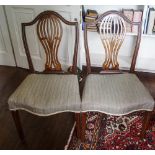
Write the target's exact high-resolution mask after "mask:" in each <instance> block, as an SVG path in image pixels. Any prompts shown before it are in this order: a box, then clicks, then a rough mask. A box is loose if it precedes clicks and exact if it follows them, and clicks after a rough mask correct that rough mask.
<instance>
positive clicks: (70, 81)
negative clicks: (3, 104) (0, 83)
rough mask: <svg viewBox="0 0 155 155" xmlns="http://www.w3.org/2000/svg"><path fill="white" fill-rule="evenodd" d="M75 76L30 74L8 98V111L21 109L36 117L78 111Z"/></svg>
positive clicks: (78, 99)
mask: <svg viewBox="0 0 155 155" xmlns="http://www.w3.org/2000/svg"><path fill="white" fill-rule="evenodd" d="M80 102H81V101H80V95H79V84H78V79H77V75H71V74H68V75H67V74H65V75H62V74H59V75H58V74H31V75H29V76H28V77H27V78H26V79H25V80H24V81H23V82H22V84H21V85H20V86H19V87H18V88H17V90H16V91H15V92H14V93H13V94H12V95H11V96H10V98H9V101H8V103H9V108H10V110H19V109H21V110H22V109H23V110H26V111H29V112H31V113H35V114H37V115H51V114H54V113H59V112H63V111H72V112H79V111H80Z"/></svg>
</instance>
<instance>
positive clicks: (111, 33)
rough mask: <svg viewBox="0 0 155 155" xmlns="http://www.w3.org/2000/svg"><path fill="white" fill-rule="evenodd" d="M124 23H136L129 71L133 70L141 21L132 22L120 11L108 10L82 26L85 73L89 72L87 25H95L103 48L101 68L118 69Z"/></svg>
mask: <svg viewBox="0 0 155 155" xmlns="http://www.w3.org/2000/svg"><path fill="white" fill-rule="evenodd" d="M126 23H129V24H131V25H137V27H138V34H137V39H136V45H135V50H134V54H133V58H132V62H131V67H130V72H134V70H135V64H136V59H137V54H138V50H139V45H140V41H141V25H142V24H141V22H132V21H130V20H129V19H128V18H127V17H126V16H124V15H123V14H122V13H121V12H118V11H114V10H112V11H108V12H105V13H103V14H102V15H100V16H99V18H98V19H97V20H96V21H95V22H91V23H85V26H84V45H85V51H86V63H87V73H91V61H90V53H89V47H88V40H87V26H91V25H95V24H96V25H97V26H98V32H99V35H100V38H101V41H102V44H103V46H104V49H105V60H104V62H103V64H102V69H103V70H104V71H107V70H117V71H119V63H118V60H117V57H118V53H119V49H120V48H121V45H122V43H123V41H124V39H125V35H126Z"/></svg>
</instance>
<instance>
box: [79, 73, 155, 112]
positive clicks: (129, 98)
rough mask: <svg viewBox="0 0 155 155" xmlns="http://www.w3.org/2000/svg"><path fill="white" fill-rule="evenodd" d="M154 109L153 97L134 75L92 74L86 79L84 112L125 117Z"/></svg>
mask: <svg viewBox="0 0 155 155" xmlns="http://www.w3.org/2000/svg"><path fill="white" fill-rule="evenodd" d="M153 108H154V100H153V98H152V96H151V95H150V94H149V92H148V90H147V89H146V88H145V87H144V86H143V84H142V83H141V82H140V80H139V79H138V78H137V77H136V75H134V74H115V75H96V74H90V75H88V77H87V79H86V83H85V87H84V91H83V97H82V111H100V112H103V113H107V114H112V115H123V114H128V113H130V112H133V111H138V110H147V111H152V110H153Z"/></svg>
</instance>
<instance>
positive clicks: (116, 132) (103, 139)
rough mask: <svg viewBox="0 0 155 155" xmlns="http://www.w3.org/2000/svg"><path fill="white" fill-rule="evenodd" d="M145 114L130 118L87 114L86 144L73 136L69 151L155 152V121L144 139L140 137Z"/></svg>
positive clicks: (93, 113) (151, 123) (131, 115)
mask: <svg viewBox="0 0 155 155" xmlns="http://www.w3.org/2000/svg"><path fill="white" fill-rule="evenodd" d="M142 119H143V112H136V113H133V114H129V115H128V116H117V117H116V116H111V115H107V120H106V121H105V116H104V115H102V114H100V113H96V112H89V113H87V128H86V131H85V142H84V143H82V142H81V141H79V140H77V138H76V136H75V135H74V134H73V136H72V139H71V141H70V144H69V146H68V149H70V150H74V149H78V150H79V149H80V150H90V149H93V150H113V149H115V150H138V149H140V150H145V149H147V150H148V149H149V150H154V149H155V120H153V119H152V120H151V121H150V124H149V128H148V130H147V131H146V136H145V138H144V139H140V138H139V135H140V132H141V128H142Z"/></svg>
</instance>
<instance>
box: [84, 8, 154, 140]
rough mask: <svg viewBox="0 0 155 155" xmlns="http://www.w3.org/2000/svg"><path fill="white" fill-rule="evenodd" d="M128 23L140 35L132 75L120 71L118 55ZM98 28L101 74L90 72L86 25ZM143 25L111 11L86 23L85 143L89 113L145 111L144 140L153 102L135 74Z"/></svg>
mask: <svg viewBox="0 0 155 155" xmlns="http://www.w3.org/2000/svg"><path fill="white" fill-rule="evenodd" d="M126 23H128V24H131V25H137V29H138V34H137V39H136V45H135V50H134V54H133V58H132V62H131V67H130V70H129V73H125V72H123V71H121V70H120V69H119V63H118V61H117V56H118V53H119V49H120V48H121V45H122V44H123V41H124V38H125V35H126ZM91 24H93V25H94V24H97V25H99V35H100V38H101V41H102V44H103V46H104V49H105V61H104V63H103V66H102V70H101V71H100V72H99V73H96V74H95V73H93V72H92V71H91V61H90V53H89V47H88V40H87V39H88V38H87V26H90V25H91ZM141 25H142V23H141V22H132V21H130V20H129V19H128V18H127V17H125V16H124V15H123V14H122V13H121V12H118V11H108V12H105V13H103V14H102V15H100V16H99V18H98V19H97V20H96V21H95V22H93V23H85V27H84V45H85V52H86V64H87V76H86V79H85V85H84V89H83V95H82V140H84V138H85V137H84V134H85V128H86V112H89V111H97V112H101V113H104V114H110V115H116V116H120V115H126V114H129V113H132V112H135V111H141V110H143V111H145V116H144V121H143V126H142V131H141V138H143V137H144V134H145V130H146V128H147V125H148V122H149V118H150V113H151V111H152V110H153V108H154V99H153V97H152V96H151V95H150V93H149V91H148V90H147V89H146V88H145V87H144V85H143V84H142V83H141V82H140V80H139V79H138V78H137V76H136V75H135V74H134V72H135V64H136V59H137V54H138V50H139V45H140V41H141Z"/></svg>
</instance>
